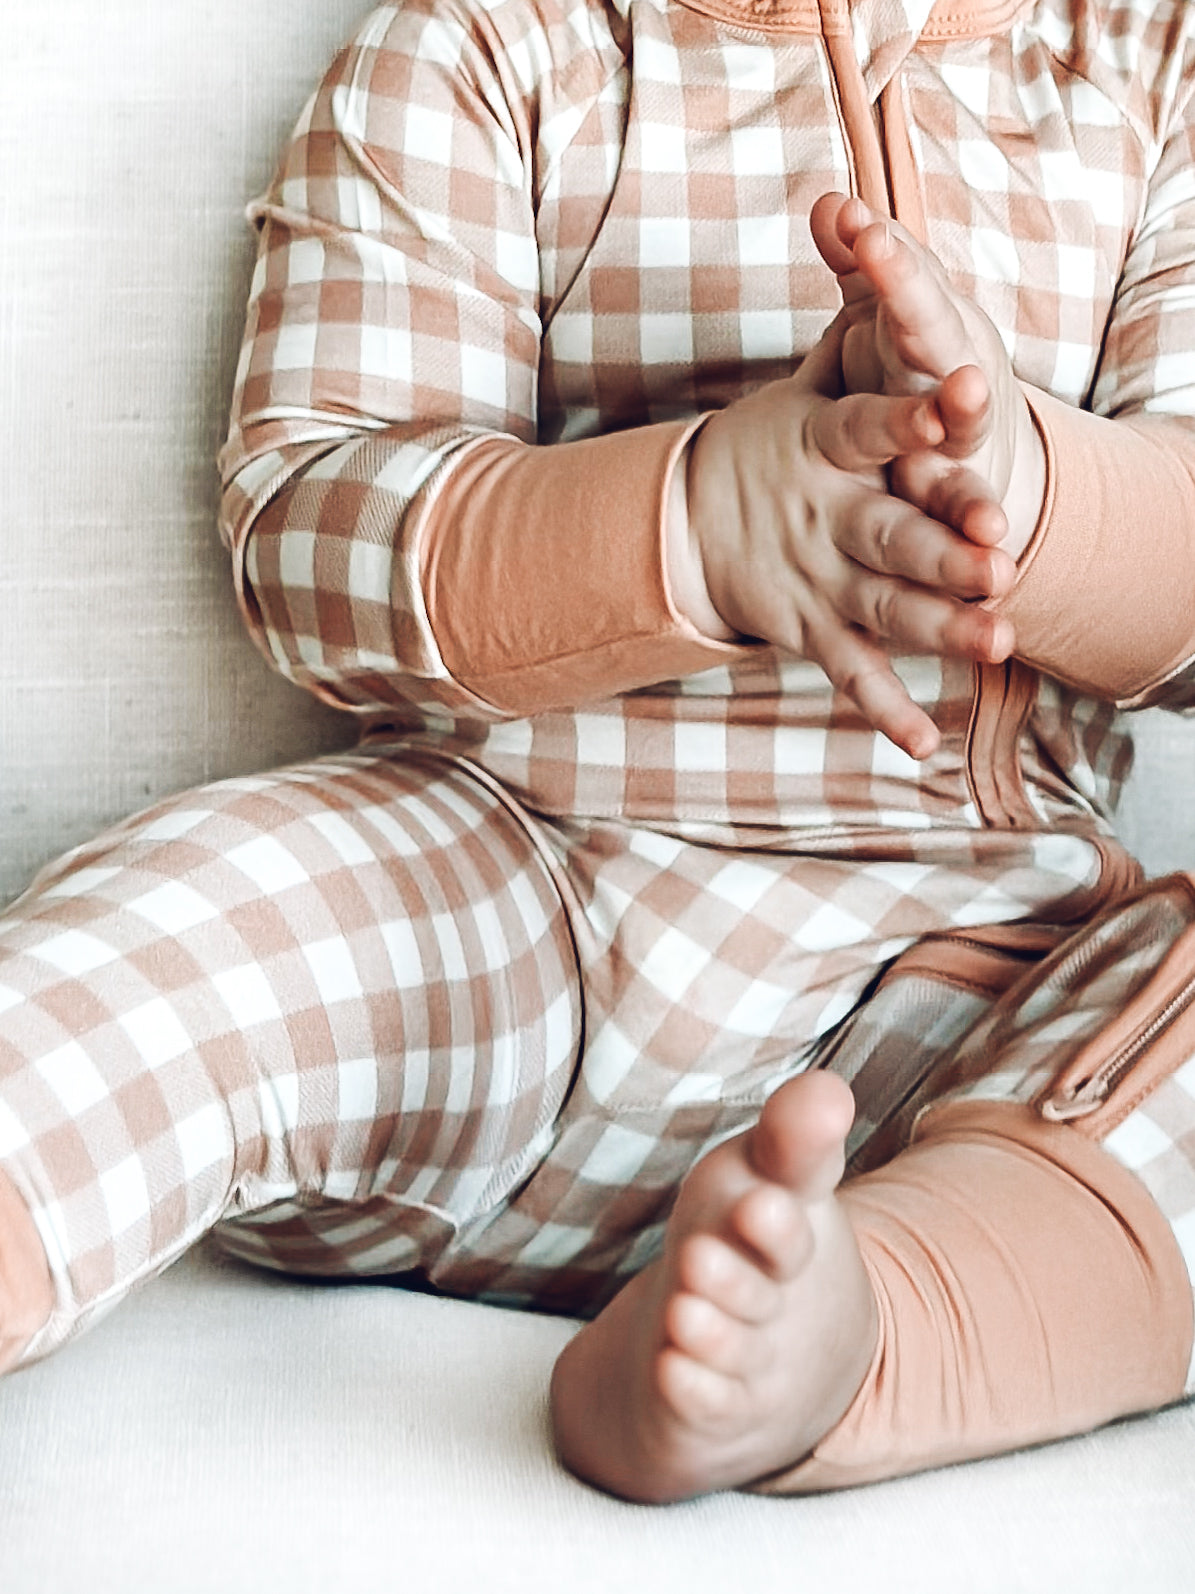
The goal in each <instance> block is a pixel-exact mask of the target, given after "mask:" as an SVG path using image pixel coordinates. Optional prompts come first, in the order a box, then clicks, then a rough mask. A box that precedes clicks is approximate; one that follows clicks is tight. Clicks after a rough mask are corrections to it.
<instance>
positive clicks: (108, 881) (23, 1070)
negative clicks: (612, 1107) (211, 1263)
mask: <svg viewBox="0 0 1195 1594" xmlns="http://www.w3.org/2000/svg"><path fill="white" fill-rule="evenodd" d="M578 1031H579V998H578V984H577V976H576V971H575V965H574V956H573V950H572V942H571V938H570V936H569V933H568V927H567V924H566V922H565V920H564V916H563V912H562V910H561V908H560V904H559V901H558V898H557V896H556V892H555V889H554V886H553V883H552V879H551V876H550V874H549V871H548V869H547V867H546V865H545V864H544V863H543V861H542V860H541V859H540V857H539V856H538V854H537V852H536V850H535V848H534V846H533V844H532V843H531V841H530V838H529V837H528V835H527V834H526V832H525V831H524V829H523V827H522V826H521V825H520V824H519V822H518V820H517V819H516V818H515V816H514V815H513V814H512V813H511V811H510V810H509V809H508V807H507V806H506V805H505V804H504V803H502V802H501V801H500V800H499V799H498V798H497V797H495V796H494V795H493V794H491V793H490V792H489V791H488V790H487V789H486V788H485V787H482V786H479V785H478V784H477V783H476V782H475V781H473V780H472V779H471V778H470V777H469V776H468V775H466V774H463V773H462V772H460V771H457V770H456V769H454V768H452V767H451V766H450V765H448V764H446V763H444V762H442V761H424V762H421V761H420V760H419V758H418V757H417V756H410V755H403V756H402V759H401V762H400V761H399V759H398V758H395V759H387V758H384V757H378V756H372V757H365V756H360V757H346V758H342V759H336V760H325V761H321V762H318V763H315V764H311V765H309V766H305V767H303V768H300V769H294V770H289V771H282V772H279V773H278V774H276V775H271V776H265V777H260V778H255V779H250V780H234V781H228V782H223V783H220V784H218V785H215V786H212V787H208V788H205V789H203V790H200V791H197V792H192V793H190V794H188V795H187V796H185V797H181V798H177V799H175V800H173V801H172V802H169V803H166V804H163V805H162V806H161V807H159V808H157V809H156V810H154V811H152V812H151V813H149V814H146V815H144V816H142V817H141V818H139V819H137V820H134V821H130V822H129V823H128V824H126V825H123V826H121V827H119V828H118V829H117V830H115V831H114V832H112V833H110V834H109V835H108V836H107V837H105V838H103V839H102V840H101V841H99V842H97V843H96V844H94V845H93V846H91V847H88V848H86V849H83V850H81V851H80V852H78V853H76V854H74V855H72V856H71V857H70V858H69V859H67V860H64V862H63V863H62V864H61V865H60V866H58V867H56V868H55V869H53V870H50V871H47V872H46V873H45V874H44V875H43V876H42V877H41V879H40V880H39V881H38V882H37V883H36V884H35V887H34V888H33V889H32V890H31V891H30V892H28V893H27V894H26V895H25V896H24V897H23V898H22V899H20V900H19V901H18V902H17V903H15V904H13V906H12V907H11V909H9V911H8V912H7V914H6V915H4V916H3V917H0V1339H3V1340H5V1341H7V1345H6V1351H7V1356H8V1361H9V1362H10V1363H11V1362H12V1361H13V1360H14V1359H15V1358H17V1357H18V1356H23V1359H25V1360H31V1359H33V1358H34V1357H35V1356H39V1355H42V1354H44V1353H45V1352H47V1351H49V1350H51V1349H52V1348H54V1347H55V1346H56V1345H58V1344H61V1343H62V1342H63V1341H64V1340H66V1339H67V1338H69V1337H71V1336H72V1335H73V1334H75V1333H76V1332H77V1331H78V1330H79V1329H80V1328H81V1327H82V1326H84V1325H85V1324H86V1323H87V1322H88V1321H89V1320H90V1319H92V1318H94V1317H96V1316H98V1315H99V1314H101V1313H102V1312H103V1311H105V1310H106V1309H107V1308H108V1307H110V1306H112V1305H114V1304H115V1303H116V1302H117V1301H118V1300H119V1299H121V1298H122V1297H123V1296H124V1295H125V1294H126V1293H127V1292H128V1291H129V1289H130V1288H132V1287H133V1286H134V1285H135V1284H136V1283H138V1282H139V1281H141V1280H143V1279H146V1278H149V1277H151V1276H152V1275H153V1274H155V1273H156V1272H158V1271H160V1270H161V1269H162V1268H163V1267H165V1266H167V1265H168V1264H169V1263H170V1262H171V1261H173V1260H174V1259H175V1258H176V1257H177V1256H178V1255H180V1254H181V1252H182V1251H183V1250H184V1249H185V1248H186V1247H187V1246H188V1245H189V1244H190V1243H191V1242H192V1241H194V1240H195V1239H197V1238H198V1237H199V1236H200V1235H202V1234H204V1233H205V1232H206V1231H207V1230H209V1229H210V1228H211V1227H212V1226H213V1225H214V1224H217V1223H221V1222H223V1223H224V1224H225V1225H227V1228H228V1233H229V1238H230V1243H233V1244H235V1246H236V1248H237V1249H238V1250H239V1251H240V1253H241V1254H243V1255H249V1256H252V1257H254V1258H255V1259H256V1260H259V1261H262V1262H266V1263H271V1264H272V1265H275V1266H280V1267H285V1268H291V1269H296V1270H309V1271H316V1272H324V1273H341V1274H367V1273H382V1272H399V1271H402V1270H404V1269H406V1268H412V1267H417V1266H419V1265H421V1264H422V1263H424V1262H426V1261H428V1260H430V1259H434V1257H435V1255H437V1254H438V1251H439V1248H440V1247H441V1246H442V1245H443V1244H444V1243H445V1242H446V1241H447V1240H448V1239H450V1238H451V1236H452V1234H453V1232H454V1231H455V1227H456V1226H457V1225H458V1224H459V1223H462V1222H465V1221H468V1220H471V1219H473V1218H475V1217H477V1216H478V1215H479V1214H480V1213H484V1212H487V1211H489V1210H490V1208H491V1206H492V1205H494V1204H496V1203H498V1202H500V1201H501V1200H502V1199H503V1198H504V1196H505V1195H506V1194H507V1193H509V1190H510V1189H511V1187H512V1185H513V1184H515V1183H517V1182H518V1181H519V1180H520V1179H521V1178H522V1177H523V1176H524V1175H525V1172H526V1171H527V1164H528V1159H529V1158H530V1157H532V1156H534V1155H535V1154H536V1148H537V1145H538V1143H539V1141H541V1140H542V1136H543V1133H544V1130H545V1126H549V1125H550V1124H551V1122H552V1120H553V1118H554V1116H555V1113H556V1110H557V1107H558V1105H559V1102H560V1100H561V1099H562V1097H563V1094H564V1092H565V1090H566V1089H567V1085H568V1081H569V1079H570V1078H571V1073H572V1066H573V1062H574V1059H575V1055H576V1050H577V1045H578ZM34 1235H35V1236H36V1243H33V1240H32V1236H34ZM47 1270H48V1271H47ZM22 1280H23V1281H24V1282H22ZM47 1281H49V1285H50V1287H49V1289H48V1290H47ZM25 1342H28V1343H25ZM22 1345H24V1349H23V1352H22Z"/></svg>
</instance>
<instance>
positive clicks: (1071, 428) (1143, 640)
mask: <svg viewBox="0 0 1195 1594" xmlns="http://www.w3.org/2000/svg"><path fill="white" fill-rule="evenodd" d="M1024 391H1025V396H1026V398H1027V400H1028V402H1029V406H1030V409H1031V411H1032V413H1033V418H1034V421H1035V423H1036V425H1037V427H1038V430H1039V432H1040V434H1041V437H1042V440H1043V442H1044V444H1045V449H1046V497H1045V503H1044V506H1043V510H1042V515H1041V519H1040V521H1039V523H1038V527H1037V530H1036V531H1035V533H1034V535H1033V538H1032V540H1031V541H1030V544H1029V546H1028V548H1027V549H1026V550H1025V553H1024V554H1023V555H1022V557H1021V560H1020V568H1019V579H1018V581H1017V585H1016V587H1015V588H1014V589H1013V591H1012V592H1011V593H1010V594H1009V596H1008V597H1007V598H1006V599H1004V601H1003V602H1002V603H1000V604H997V605H994V607H996V608H997V609H998V610H999V611H1000V612H1001V613H1002V614H1004V615H1005V616H1007V618H1008V619H1009V620H1011V621H1012V624H1013V627H1014V629H1015V631H1016V637H1017V645H1016V651H1017V656H1018V657H1019V658H1022V659H1024V660H1025V661H1026V662H1027V663H1029V664H1032V665H1035V666H1036V667H1037V668H1038V669H1040V670H1042V671H1044V672H1045V673H1046V674H1047V675H1052V676H1054V677H1056V678H1057V679H1058V680H1060V681H1063V682H1065V683H1066V684H1067V685H1069V686H1073V687H1076V688H1077V689H1078V690H1080V691H1082V692H1085V693H1088V694H1090V695H1092V696H1095V697H1101V698H1106V699H1109V700H1111V701H1113V702H1117V703H1121V704H1123V705H1125V706H1131V705H1133V704H1134V703H1137V702H1139V701H1144V700H1147V699H1148V697H1149V696H1150V694H1151V693H1153V692H1154V691H1156V689H1157V688H1158V687H1159V686H1161V685H1162V684H1163V683H1164V682H1166V681H1167V680H1168V679H1170V677H1171V676H1173V675H1174V674H1176V673H1177V672H1178V671H1179V670H1180V669H1182V668H1183V666H1184V665H1185V664H1186V663H1187V662H1188V661H1189V660H1190V659H1191V658H1192V656H1195V435H1193V434H1192V433H1191V432H1190V431H1189V430H1187V429H1186V428H1185V427H1183V426H1181V425H1179V424H1178V423H1176V422H1173V421H1167V420H1165V419H1162V418H1160V417H1153V416H1134V417H1126V418H1122V419H1118V420H1108V419H1106V418H1105V417H1103V416H1099V415H1092V414H1090V413H1089V412H1088V411H1085V410H1079V409H1076V408H1074V407H1073V406H1072V405H1069V404H1064V403H1063V402H1062V401H1061V400H1059V399H1056V398H1053V397H1051V396H1050V395H1049V394H1046V393H1041V392H1039V391H1037V390H1035V389H1030V388H1026V389H1025V390H1024Z"/></svg>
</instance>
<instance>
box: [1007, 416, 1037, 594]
mask: <svg viewBox="0 0 1195 1594" xmlns="http://www.w3.org/2000/svg"><path fill="white" fill-rule="evenodd" d="M1019 398H1020V411H1019V414H1018V416H1017V439H1016V448H1015V452H1014V454H1013V468H1012V474H1011V478H1010V480H1009V486H1008V491H1007V492H1006V493H1005V495H1004V501H1003V505H1002V508H1003V510H1004V514H1005V518H1006V519H1007V521H1008V535H1007V536H1006V537H1005V539H1004V542H1003V543H1002V545H1001V546H1002V547H1003V549H1004V551H1005V553H1007V554H1008V556H1009V558H1010V559H1012V560H1013V561H1014V563H1017V564H1019V563H1020V561H1021V559H1022V558H1023V556H1024V554H1025V552H1026V550H1027V549H1028V548H1029V545H1030V544H1031V543H1032V542H1033V539H1034V536H1035V534H1036V532H1037V529H1038V526H1039V525H1040V523H1041V517H1042V511H1043V509H1044V507H1045V501H1046V481H1047V469H1046V446H1045V443H1044V442H1043V440H1042V436H1041V432H1040V431H1039V430H1038V426H1037V422H1036V420H1035V419H1034V416H1033V410H1032V408H1031V406H1030V404H1029V401H1028V399H1026V397H1025V395H1024V394H1023V393H1019Z"/></svg>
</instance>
